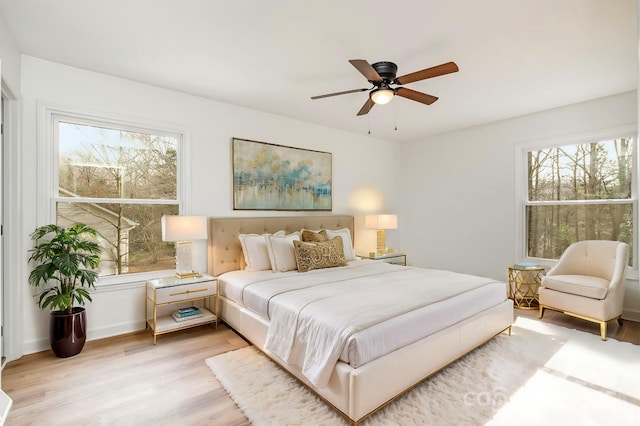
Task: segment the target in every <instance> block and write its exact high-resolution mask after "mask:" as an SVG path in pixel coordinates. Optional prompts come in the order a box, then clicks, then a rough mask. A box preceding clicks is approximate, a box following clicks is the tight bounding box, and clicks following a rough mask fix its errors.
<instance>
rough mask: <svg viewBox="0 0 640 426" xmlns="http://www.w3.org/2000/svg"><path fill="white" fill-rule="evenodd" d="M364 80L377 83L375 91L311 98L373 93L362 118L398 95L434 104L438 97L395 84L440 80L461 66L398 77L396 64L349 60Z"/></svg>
mask: <svg viewBox="0 0 640 426" xmlns="http://www.w3.org/2000/svg"><path fill="white" fill-rule="evenodd" d="M349 62H350V63H351V65H353V66H354V67H355V68H356V69H357V70H358V71H360V73H361V74H362V75H364V77H365V78H366V79H367V80H368V81H369V83H371V84H373V87H371V88H364V89H354V90H346V91H344V92H336V93H328V94H326V95H320V96H312V97H311V99H322V98H328V97H330V96H338V95H346V94H349V93H356V92H364V91H367V90H369V91H370V92H369V98H368V99H367V101H366V102H365V103H364V105H363V106H362V108H360V111H358V115H365V114H367V113H368V112H369V111H371V108H373V106H374V105H375V104H380V105H384V104H386V103H389V102H390V101H391V99H393V97H394V96H395V95H398V96H401V97H403V98H407V99H411V100H412V101H416V102H421V103H423V104H426V105H431V104H432V103H434V102H435V101H437V100H438V98H437V97H435V96H432V95H427V94H426V93H422V92H418V91H415V90H411V89H407V88H406V87H391V85H392V84H397V85H404V84H409V83H413V82H415V81H420V80H426V79H427V78H432V77H438V76H441V75H445V74H450V73H453V72H457V71H458V66H457V65H456V64H455V63H454V62H447V63H446V64H442V65H437V66H435V67H431V68H426V69H423V70H421V71H416V72H412V73H411V74H406V75H403V76H401V77H396V72H398V66H397V65H396V64H394V63H393V62H387V61H383V62H376V63H374V64H369V62H367V61H366V60H364V59H351V60H350V61H349Z"/></svg>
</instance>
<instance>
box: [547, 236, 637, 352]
mask: <svg viewBox="0 0 640 426" xmlns="http://www.w3.org/2000/svg"><path fill="white" fill-rule="evenodd" d="M628 261H629V246H628V245H627V244H626V243H621V242H618V241H594V240H590V241H580V242H577V243H574V244H571V245H570V246H569V247H568V248H567V249H566V250H565V252H564V253H563V254H562V256H561V257H560V260H559V261H558V263H557V264H556V266H554V267H553V268H551V270H549V272H547V274H546V276H545V277H543V278H542V286H541V287H540V288H539V289H538V296H539V302H540V315H539V317H540V318H542V316H543V315H544V310H545V309H552V310H555V311H560V312H563V313H565V314H566V315H571V316H574V317H577V318H581V319H584V320H587V321H593V322H596V323H598V324H600V337H601V338H602V340H607V322H608V321H611V320H613V319H617V320H618V323H619V324H621V325H622V321H621V319H620V317H621V315H622V304H623V301H624V282H625V272H626V269H627V263H628Z"/></svg>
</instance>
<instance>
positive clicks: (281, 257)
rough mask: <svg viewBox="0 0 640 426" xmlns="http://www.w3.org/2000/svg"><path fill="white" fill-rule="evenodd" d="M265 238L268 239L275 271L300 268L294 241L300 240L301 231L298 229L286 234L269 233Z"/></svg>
mask: <svg viewBox="0 0 640 426" xmlns="http://www.w3.org/2000/svg"><path fill="white" fill-rule="evenodd" d="M265 240H266V241H267V252H268V253H269V260H270V261H271V269H272V270H273V272H287V271H293V270H295V269H298V264H297V263H296V253H295V250H294V248H293V242H294V241H300V232H297V231H296V232H294V233H293V234H289V235H285V236H280V235H267V236H265Z"/></svg>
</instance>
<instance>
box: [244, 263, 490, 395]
mask: <svg viewBox="0 0 640 426" xmlns="http://www.w3.org/2000/svg"><path fill="white" fill-rule="evenodd" d="M296 275H297V278H295V279H294V278H292V277H291V276H286V277H282V278H278V277H277V276H275V277H273V278H272V279H270V280H267V281H263V282H261V283H260V286H259V293H260V299H261V300H265V301H267V302H264V303H268V307H266V308H267V311H268V313H269V318H270V327H269V330H268V334H267V340H266V344H265V349H267V350H268V351H270V352H272V353H274V354H276V355H277V356H279V357H280V358H282V359H283V360H285V361H287V362H289V361H290V360H291V359H290V358H291V356H292V350H293V347H294V344H297V345H301V346H302V347H303V353H304V357H303V361H302V365H301V367H302V373H303V374H304V376H305V377H306V378H307V379H308V380H309V381H310V382H311V383H312V384H314V386H316V387H318V388H322V387H325V386H326V385H327V383H328V381H329V378H330V376H331V372H332V370H333V368H334V366H335V364H336V362H337V361H338V359H339V357H340V354H341V352H342V350H343V348H344V346H345V343H346V342H347V340H348V339H349V337H350V336H351V335H352V334H353V333H356V332H358V331H360V330H363V329H366V328H367V327H370V326H372V325H375V324H378V323H380V322H382V321H385V320H388V319H390V318H392V317H395V316H398V315H402V314H404V313H407V312H410V311H413V310H416V309H419V308H421V307H424V306H426V305H429V304H432V303H436V302H439V301H443V300H445V299H449V298H452V297H455V296H456V295H459V294H462V293H465V292H469V291H472V290H474V289H476V288H479V287H481V286H483V285H486V284H489V283H495V281H494V280H491V279H488V278H482V277H476V276H471V275H464V274H458V273H453V272H449V271H441V270H430V269H421V268H406V267H400V266H397V265H391V264H387V263H379V262H371V263H369V264H368V265H367V266H366V267H358V268H332V269H330V270H325V271H323V273H322V274H308V275H307V274H296ZM249 287H251V286H249ZM391 287H392V288H393V291H390V288H391ZM245 295H246V293H245Z"/></svg>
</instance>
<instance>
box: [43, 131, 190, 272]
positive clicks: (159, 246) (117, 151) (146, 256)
mask: <svg viewBox="0 0 640 426" xmlns="http://www.w3.org/2000/svg"><path fill="white" fill-rule="evenodd" d="M56 123H57V130H58V135H57V141H58V174H57V175H58V176H57V178H58V194H57V197H56V223H57V224H58V225H60V226H69V225H71V224H73V223H77V222H82V223H85V224H87V225H89V226H91V227H93V228H94V229H96V230H97V231H98V232H99V234H100V238H99V239H100V244H101V246H102V248H103V259H102V262H101V269H100V274H101V275H103V276H104V275H120V274H127V273H136V272H148V271H156V270H165V269H172V268H173V267H174V255H175V251H174V247H173V244H170V243H165V242H163V241H162V232H161V225H160V223H161V220H160V219H161V217H162V216H163V215H165V214H171V215H173V214H178V211H179V202H178V191H177V188H178V170H177V165H178V161H177V157H178V149H179V142H180V140H181V139H180V135H167V134H163V133H161V132H157V133H155V132H153V131H141V130H130V129H126V128H118V126H115V125H114V126H111V125H106V126H103V125H101V124H97V123H85V122H82V121H81V120H78V121H75V120H68V119H57V120H56Z"/></svg>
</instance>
